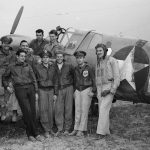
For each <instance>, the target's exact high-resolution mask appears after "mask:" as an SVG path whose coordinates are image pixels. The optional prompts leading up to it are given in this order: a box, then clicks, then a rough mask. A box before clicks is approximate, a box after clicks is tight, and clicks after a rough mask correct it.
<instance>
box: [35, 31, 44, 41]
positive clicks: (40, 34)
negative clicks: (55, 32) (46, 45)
mask: <svg viewBox="0 0 150 150" xmlns="http://www.w3.org/2000/svg"><path fill="white" fill-rule="evenodd" d="M43 36H44V35H43V34H42V32H40V33H36V39H37V40H38V41H41V40H42V39H43Z"/></svg>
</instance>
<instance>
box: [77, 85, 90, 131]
mask: <svg viewBox="0 0 150 150" xmlns="http://www.w3.org/2000/svg"><path fill="white" fill-rule="evenodd" d="M90 90H91V88H87V89H85V90H83V91H78V90H76V91H75V93H74V96H75V126H74V130H79V131H87V121H88V112H89V108H90V105H91V100H92V97H90V96H89V95H88V93H89V92H90Z"/></svg>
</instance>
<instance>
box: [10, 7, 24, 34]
mask: <svg viewBox="0 0 150 150" xmlns="http://www.w3.org/2000/svg"><path fill="white" fill-rule="evenodd" d="M23 9H24V7H23V6H22V7H21V8H20V10H19V12H18V14H17V16H16V18H15V21H14V23H13V26H12V28H11V31H10V34H14V33H15V30H16V28H17V26H18V23H19V20H20V18H21V15H22V12H23Z"/></svg>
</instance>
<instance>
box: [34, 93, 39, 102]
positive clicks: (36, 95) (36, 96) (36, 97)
mask: <svg viewBox="0 0 150 150" xmlns="http://www.w3.org/2000/svg"><path fill="white" fill-rule="evenodd" d="M38 99H39V95H38V93H35V100H36V101H38Z"/></svg>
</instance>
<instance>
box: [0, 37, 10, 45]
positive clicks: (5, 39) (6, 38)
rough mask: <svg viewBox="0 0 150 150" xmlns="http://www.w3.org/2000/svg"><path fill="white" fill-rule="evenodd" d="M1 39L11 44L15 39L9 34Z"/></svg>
mask: <svg viewBox="0 0 150 150" xmlns="http://www.w3.org/2000/svg"><path fill="white" fill-rule="evenodd" d="M1 41H2V43H8V44H11V43H12V41H13V39H12V38H11V37H9V36H3V37H2V38H1Z"/></svg>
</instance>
